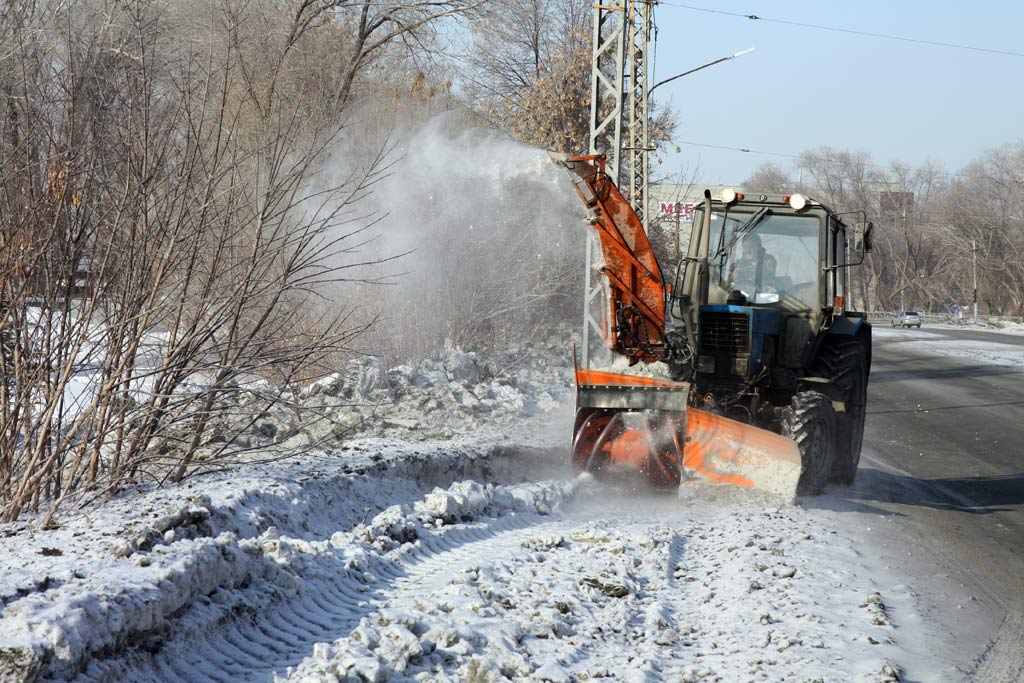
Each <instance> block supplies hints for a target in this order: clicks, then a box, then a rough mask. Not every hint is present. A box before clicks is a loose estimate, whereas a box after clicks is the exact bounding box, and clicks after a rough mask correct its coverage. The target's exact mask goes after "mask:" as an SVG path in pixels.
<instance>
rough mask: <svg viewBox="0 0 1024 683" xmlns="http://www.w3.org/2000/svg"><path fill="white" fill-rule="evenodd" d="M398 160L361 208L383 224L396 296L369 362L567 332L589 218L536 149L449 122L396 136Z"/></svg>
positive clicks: (372, 296)
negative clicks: (395, 256)
mask: <svg viewBox="0 0 1024 683" xmlns="http://www.w3.org/2000/svg"><path fill="white" fill-rule="evenodd" d="M394 154H397V155H399V157H398V160H397V161H396V162H395V163H394V165H393V166H392V167H391V170H390V174H389V175H388V177H387V178H384V179H383V180H381V182H380V183H379V184H377V185H376V187H375V188H374V192H373V194H372V195H371V196H370V197H368V198H367V201H368V202H369V204H370V205H372V206H373V208H374V209H375V210H376V214H377V215H378V216H380V217H381V218H380V222H379V223H378V224H377V226H376V229H377V230H378V231H379V232H380V234H381V239H380V241H379V244H378V245H377V247H376V248H378V249H380V250H381V254H399V253H404V254H406V255H405V256H403V257H402V258H401V259H398V260H397V261H395V262H391V263H389V264H388V266H389V267H390V268H391V271H390V272H391V273H401V274H400V275H396V276H395V277H394V278H393V280H392V281H393V283H394V286H392V287H379V286H376V287H375V286H368V287H366V288H364V289H363V294H364V303H366V302H379V304H380V307H381V309H380V312H381V314H382V316H383V318H384V319H385V321H386V322H385V324H384V325H380V326H378V327H377V332H376V334H377V339H375V340H374V341H375V344H374V346H375V347H376V348H375V351H376V352H380V351H384V352H385V353H386V354H387V355H388V356H389V357H390V358H391V359H395V360H399V361H401V360H405V359H410V358H417V357H425V356H431V355H436V354H438V353H440V352H441V351H442V350H443V349H444V348H445V347H446V346H458V347H461V348H464V349H467V350H469V349H483V348H495V347H497V348H506V347H508V346H509V345H510V344H516V343H518V342H524V341H531V340H536V339H537V338H538V336H540V337H543V336H547V335H550V334H551V332H552V331H554V330H555V329H556V328H563V329H561V330H560V334H562V335H565V336H566V337H567V335H568V333H569V332H571V331H572V330H574V329H575V327H576V324H577V321H578V318H579V306H580V303H579V302H580V301H581V296H582V283H581V280H582V276H581V273H582V267H583V266H582V260H583V253H584V247H585V234H586V233H585V223H584V219H585V212H584V209H583V207H582V206H581V205H580V203H579V200H578V198H577V197H576V196H575V194H574V192H573V190H572V187H571V185H570V184H569V181H568V179H567V178H566V177H565V174H564V173H563V172H562V171H561V170H560V169H559V168H558V167H556V166H555V165H554V164H552V163H551V162H550V161H549V160H548V158H547V155H546V154H545V152H544V151H543V150H539V149H533V148H530V147H526V146H525V145H522V144H519V143H516V142H513V141H510V140H508V139H507V138H502V137H499V136H498V135H496V134H494V133H489V132H485V131H481V130H479V129H472V128H470V129H467V128H466V126H465V125H464V122H462V121H460V120H458V119H457V117H456V116H455V115H443V116H439V117H435V118H433V119H432V120H430V121H429V122H427V124H426V125H424V126H423V127H421V128H419V129H418V130H414V131H412V132H409V133H407V134H404V135H402V136H400V138H399V142H398V144H397V145H396V149H395V150H394Z"/></svg>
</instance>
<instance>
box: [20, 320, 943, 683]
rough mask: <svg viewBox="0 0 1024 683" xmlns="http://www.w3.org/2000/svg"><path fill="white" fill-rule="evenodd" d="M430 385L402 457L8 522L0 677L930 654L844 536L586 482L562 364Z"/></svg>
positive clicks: (918, 621) (244, 471)
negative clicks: (53, 522) (569, 464)
mask: <svg viewBox="0 0 1024 683" xmlns="http://www.w3.org/2000/svg"><path fill="white" fill-rule="evenodd" d="M915 333H917V332H916V331H915ZM892 334H898V333H897V332H893V333H892ZM917 334H922V333H917ZM463 360H464V359H463ZM460 362H461V361H460ZM431 368H433V370H434V371H436V372H435V374H437V377H436V378H435V380H433V381H434V382H435V383H434V387H435V391H434V392H433V395H434V396H435V397H437V396H440V398H438V399H437V400H436V401H433V400H427V402H426V403H425V404H422V403H423V400H421V399H426V397H427V396H428V395H429V392H427V391H426V390H425V389H426V388H424V392H423V396H422V397H421V396H419V394H417V393H416V391H417V388H416V384H417V382H419V381H420V380H418V379H417V377H419V376H421V375H423V374H424V373H423V372H421V371H420V370H417V371H415V372H410V374H409V380H408V381H407V382H405V383H404V384H403V385H402V386H403V387H405V390H406V391H409V392H412V394H413V397H414V398H415V399H416V402H417V404H418V407H417V408H416V409H415V410H418V411H419V412H415V411H414V409H413V408H411V407H409V406H408V405H406V406H405V407H404V408H402V409H401V411H399V412H401V413H402V414H403V416H404V417H402V418H401V419H402V420H403V421H402V422H395V423H394V425H395V426H394V427H393V428H391V429H389V427H388V424H386V423H384V422H378V423H377V426H376V427H375V429H374V432H373V433H376V434H388V433H389V431H390V432H393V433H395V434H397V435H398V436H399V437H401V438H399V439H396V438H390V439H385V438H381V437H379V436H378V437H366V438H364V439H363V440H361V441H356V442H351V443H348V444H346V445H344V446H343V447H338V448H331V449H328V450H326V451H322V452H320V451H317V450H316V449H313V450H312V451H308V452H305V453H303V454H302V455H300V456H297V457H292V458H289V459H287V460H282V461H279V462H272V463H262V464H259V463H251V464H249V465H246V466H243V467H241V468H240V469H237V470H235V471H232V472H230V473H226V472H221V473H214V474H209V475H205V476H202V477H197V478H193V479H191V480H187V481H186V482H184V483H183V484H182V485H180V486H176V487H169V488H165V489H161V490H156V491H139V492H134V493H132V492H127V493H126V494H125V495H123V496H122V497H121V498H119V499H118V500H115V501H113V502H112V503H110V504H107V505H105V506H92V507H89V508H86V509H85V510H84V511H82V512H79V513H76V514H74V515H68V516H65V517H64V518H63V519H62V520H61V526H60V527H59V528H58V529H51V530H41V529H38V528H35V527H34V526H33V524H32V520H25V521H22V522H20V523H17V524H9V525H3V526H0V538H3V548H4V552H3V554H2V556H0V608H2V619H0V680H3V681H7V680H77V681H272V680H275V679H283V680H290V681H336V680H369V681H410V680H420V681H446V680H450V681H469V682H473V683H486V682H495V681H550V682H552V683H558V682H561V681H587V680H609V681H626V680H628V681H688V680H692V681H696V680H708V681H782V680H792V681H826V680H864V681H892V680H898V675H899V674H898V672H899V671H900V670H901V667H902V666H904V665H906V663H907V661H908V658H909V657H913V656H918V655H911V654H910V651H908V650H907V648H906V647H904V645H903V642H904V637H905V636H906V635H907V634H908V632H907V631H901V629H911V630H912V631H913V634H914V640H920V639H921V638H925V639H927V637H928V634H929V633H930V631H929V627H927V626H926V625H925V620H924V619H922V618H921V614H922V613H923V609H924V608H923V606H922V605H921V604H920V603H919V602H918V601H917V599H916V597H915V594H914V593H913V591H909V590H908V589H907V587H906V584H905V583H900V582H899V581H893V580H890V579H885V580H882V579H880V578H879V577H880V576H882V575H883V573H882V572H880V571H879V570H880V563H881V562H880V560H879V559H878V558H877V557H876V554H875V553H874V552H873V551H872V549H871V548H866V547H863V546H862V545H858V543H857V542H855V541H853V540H851V539H853V538H856V537H857V535H856V534H852V533H850V531H851V530H849V529H844V528H843V527H842V523H841V520H839V519H837V518H834V517H827V516H821V515H819V514H816V512H815V511H814V510H808V509H805V508H804V507H802V506H801V505H788V504H786V505H783V504H779V503H778V502H775V501H772V500H770V499H767V498H764V497H762V496H758V495H756V494H750V493H749V492H740V491H727V490H724V489H722V490H708V489H703V490H697V491H693V490H690V489H687V490H686V491H687V492H686V493H685V495H684V496H683V497H676V496H658V497H650V496H647V495H644V494H640V493H638V492H635V491H620V490H609V489H607V488H605V487H603V486H601V485H599V484H597V483H596V482H593V481H591V480H590V479H588V478H586V477H584V478H573V477H572V475H571V473H570V472H568V471H566V467H565V463H566V460H567V455H568V454H567V448H566V446H565V441H566V439H567V438H568V437H567V435H568V434H569V432H570V430H571V407H572V398H571V391H570V387H569V386H568V383H567V374H568V373H567V372H565V368H561V369H558V368H556V369H555V370H550V369H548V370H546V369H543V368H538V367H532V366H526V367H524V368H523V369H522V370H521V373H522V376H514V377H511V376H505V377H503V378H502V377H495V376H489V374H486V373H485V374H483V375H481V374H479V373H474V372H469V373H468V374H466V375H465V376H464V377H463V376H462V375H460V374H459V372H455V373H454V375H453V373H452V368H446V367H445V366H444V365H439V366H437V367H433V366H431ZM402 372H405V371H402ZM545 381H547V382H549V383H550V382H555V383H552V384H549V385H548V386H546V387H545V386H544V382H545ZM466 386H470V387H471V388H472V394H473V397H472V398H470V397H469V396H467V395H466V393H465V391H464V390H465V387H466ZM328 389H329V392H330V393H337V394H338V395H342V396H343V395H344V391H343V390H341V389H338V388H337V387H335V388H330V387H328ZM335 389H338V391H335ZM437 389H440V390H439V391H438V390H437ZM329 392H328V391H327V390H325V391H323V392H322V395H327V394H328V393H329ZM318 395H319V394H318ZM474 399H475V400H477V401H480V403H474V402H473V400H474ZM481 399H483V400H484V401H491V402H492V403H491V404H490V405H488V404H483V401H482V400H481ZM509 401H511V404H510V403H509ZM419 404H422V405H419ZM394 414H395V413H394V411H392V412H391V413H390V417H387V418H385V419H386V420H396V419H398V418H395V417H394ZM430 430H440V431H442V432H443V433H445V434H446V435H448V438H445V439H440V438H436V437H435V438H425V437H424V436H423V432H428V431H430ZM307 450H308V449H307ZM907 642H909V639H908V641H907ZM935 642H936V643H939V642H941V641H935ZM837 676H838V678H837Z"/></svg>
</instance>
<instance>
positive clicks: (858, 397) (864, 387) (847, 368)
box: [811, 337, 868, 486]
mask: <svg viewBox="0 0 1024 683" xmlns="http://www.w3.org/2000/svg"><path fill="white" fill-rule="evenodd" d="M811 374H813V375H815V376H817V377H823V378H826V379H828V380H830V381H831V382H832V383H833V384H834V385H835V386H836V387H837V388H838V389H839V391H840V392H841V393H842V395H843V401H844V403H846V410H845V411H844V412H842V413H837V414H836V427H837V428H836V437H837V439H836V458H835V461H834V462H833V463H832V474H831V476H830V480H831V481H833V482H835V483H837V484H843V485H847V486H848V485H850V484H852V483H853V480H854V478H855V477H856V476H857V465H858V464H859V463H860V450H861V446H862V444H863V443H864V416H865V414H866V406H867V396H868V372H867V357H866V356H865V353H864V345H863V344H862V343H861V342H860V340H858V339H856V338H850V337H848V338H845V339H840V340H837V341H832V340H830V341H829V342H828V343H827V344H825V345H824V346H823V347H822V349H821V351H820V352H819V354H818V358H817V359H816V360H815V363H814V368H813V369H812V371H811Z"/></svg>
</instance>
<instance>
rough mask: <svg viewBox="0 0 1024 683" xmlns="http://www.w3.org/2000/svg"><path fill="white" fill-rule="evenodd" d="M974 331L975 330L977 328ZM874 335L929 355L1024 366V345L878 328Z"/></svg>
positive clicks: (926, 331)
mask: <svg viewBox="0 0 1024 683" xmlns="http://www.w3.org/2000/svg"><path fill="white" fill-rule="evenodd" d="M950 329H952V328H950ZM971 329H972V330H973V329H974V328H971ZM993 331H997V330H993ZM872 333H873V334H874V336H875V337H877V338H880V339H884V340H885V341H886V342H907V343H913V345H914V348H916V349H921V350H922V351H926V352H928V353H936V354H939V355H943V356H952V357H956V358H967V359H970V360H974V361H980V362H982V363H989V364H992V365H1003V366H1008V367H1024V346H1021V345H1019V344H1003V343H1000V342H989V341H975V340H967V339H952V338H950V337H946V336H944V335H943V334H941V333H940V332H929V331H928V330H918V329H891V328H887V327H875V328H874V329H873V331H872Z"/></svg>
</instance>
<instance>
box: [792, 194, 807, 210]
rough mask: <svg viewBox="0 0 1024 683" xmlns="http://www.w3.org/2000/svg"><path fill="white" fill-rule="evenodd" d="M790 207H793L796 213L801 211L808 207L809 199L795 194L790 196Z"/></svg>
mask: <svg viewBox="0 0 1024 683" xmlns="http://www.w3.org/2000/svg"><path fill="white" fill-rule="evenodd" d="M789 205H790V206H791V207H793V210H794V211H801V210H802V209H803V208H804V207H806V206H807V197H805V196H803V195H802V194H794V195H790V196H789Z"/></svg>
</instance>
